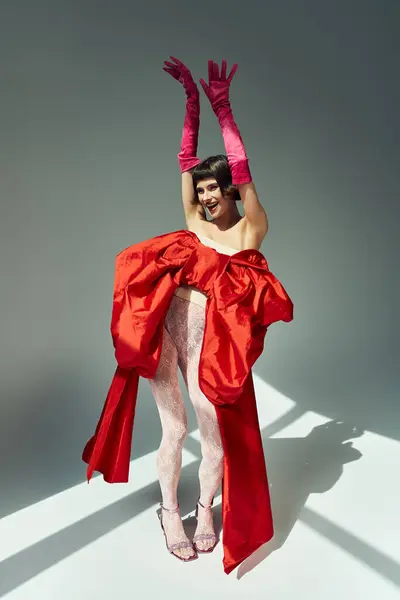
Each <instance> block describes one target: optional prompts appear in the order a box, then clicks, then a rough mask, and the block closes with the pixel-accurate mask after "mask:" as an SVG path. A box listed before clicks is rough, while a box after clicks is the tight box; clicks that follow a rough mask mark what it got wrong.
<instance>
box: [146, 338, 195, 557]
mask: <svg viewBox="0 0 400 600" xmlns="http://www.w3.org/2000/svg"><path fill="white" fill-rule="evenodd" d="M149 383H150V387H151V389H152V392H153V395H154V398H155V401H156V404H157V408H158V412H159V415H160V419H161V426H162V440H161V445H160V448H159V451H158V455H157V470H158V477H159V481H160V487H161V494H162V500H163V502H162V506H164V507H165V509H166V510H163V509H162V508H161V518H162V525H163V528H164V531H165V535H166V540H167V545H168V546H172V545H174V544H180V543H181V542H189V540H188V538H187V537H186V534H185V532H184V529H183V525H182V520H181V518H180V515H179V512H178V511H173V509H175V508H176V507H177V504H178V502H177V488H178V482H179V476H180V472H181V466H182V447H183V442H184V439H185V437H186V435H187V422H186V410H185V405H184V401H183V398H182V394H181V390H180V387H179V380H178V354H177V349H176V347H175V345H174V343H173V341H172V339H171V336H170V335H169V333H168V330H167V329H166V328H165V329H164V339H163V347H162V351H161V357H160V361H159V365H158V369H157V372H156V375H155V377H154V379H151V380H149ZM173 553H174V554H176V555H177V556H178V558H189V557H191V556H193V555H194V554H195V552H194V550H193V548H192V547H191V545H190V543H189V545H188V547H186V548H179V549H176V550H174V551H173Z"/></svg>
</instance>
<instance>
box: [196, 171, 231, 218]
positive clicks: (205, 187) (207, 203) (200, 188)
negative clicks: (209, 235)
mask: <svg viewBox="0 0 400 600" xmlns="http://www.w3.org/2000/svg"><path fill="white" fill-rule="evenodd" d="M196 190H197V195H198V198H199V202H200V204H201V205H202V206H203V207H204V208H205V209H206V211H207V212H208V214H209V215H210V217H211V218H212V219H216V218H218V217H220V216H221V215H223V214H224V213H225V212H226V211H228V210H229V209H230V207H231V205H232V201H231V199H230V198H227V197H226V196H223V194H222V192H221V189H220V187H219V185H218V183H217V181H216V180H215V179H203V180H202V181H199V182H198V184H197V186H196Z"/></svg>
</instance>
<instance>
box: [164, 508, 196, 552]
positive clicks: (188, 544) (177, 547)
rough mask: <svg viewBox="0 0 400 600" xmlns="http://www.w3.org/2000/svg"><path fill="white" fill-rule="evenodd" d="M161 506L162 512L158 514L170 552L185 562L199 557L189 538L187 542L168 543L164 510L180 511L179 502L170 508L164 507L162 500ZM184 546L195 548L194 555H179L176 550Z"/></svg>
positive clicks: (170, 511)
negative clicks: (163, 515) (163, 516)
mask: <svg viewBox="0 0 400 600" xmlns="http://www.w3.org/2000/svg"><path fill="white" fill-rule="evenodd" d="M160 507H161V510H160V512H157V515H158V518H159V520H160V525H161V529H162V532H163V534H164V537H165V545H166V546H167V550H168V552H169V553H170V554H172V555H173V556H176V558H179V560H182V561H183V562H190V561H192V560H196V558H198V556H197V551H196V549H195V547H194V545H193V544H192V543H191V542H189V540H188V541H186V542H185V541H183V542H177V543H176V544H170V545H168V541H167V535H166V533H165V529H164V524H163V518H162V511H163V510H165V511H166V512H169V513H179V504H178V506H177V507H176V508H172V509H170V508H164V506H163V503H162V502H160ZM182 548H192V550H194V554H193V555H192V556H187V557H184V556H178V554H175V551H176V550H181V549H182Z"/></svg>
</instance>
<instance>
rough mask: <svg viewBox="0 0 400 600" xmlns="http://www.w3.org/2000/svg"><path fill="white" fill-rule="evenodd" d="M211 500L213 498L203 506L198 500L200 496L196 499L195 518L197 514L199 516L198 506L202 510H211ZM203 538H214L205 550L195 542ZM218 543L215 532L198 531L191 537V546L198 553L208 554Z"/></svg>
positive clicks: (201, 540)
mask: <svg viewBox="0 0 400 600" xmlns="http://www.w3.org/2000/svg"><path fill="white" fill-rule="evenodd" d="M213 502H214V500H212V501H211V504H209V505H208V506H204V504H202V503H201V502H200V498H199V499H198V501H197V504H196V512H195V517H196V519H197V520H199V519H198V516H199V506H201V508H203V509H204V510H210V511H211V512H212V506H213ZM205 540H215V541H214V544H213V545H212V546H211V548H207V550H201V549H200V548H199V547H198V546H197V542H203V541H205ZM217 544H218V537H217V536H216V534H215V533H199V534H198V535H195V536H194V538H193V547H194V549H195V550H196V552H198V553H199V554H210V552H212V551H213V550H214V548H215V546H216V545H217Z"/></svg>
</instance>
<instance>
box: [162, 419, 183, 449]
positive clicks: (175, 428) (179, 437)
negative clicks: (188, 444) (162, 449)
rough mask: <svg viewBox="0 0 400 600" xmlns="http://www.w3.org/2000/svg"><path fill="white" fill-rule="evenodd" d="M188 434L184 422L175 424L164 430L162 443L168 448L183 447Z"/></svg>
mask: <svg viewBox="0 0 400 600" xmlns="http://www.w3.org/2000/svg"><path fill="white" fill-rule="evenodd" d="M187 434H188V430H187V425H186V423H184V422H180V421H179V422H176V423H173V424H170V425H169V426H168V427H166V428H164V431H163V442H164V443H166V444H168V445H170V446H175V447H176V446H183V442H184V441H185V439H186V437H187Z"/></svg>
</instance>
